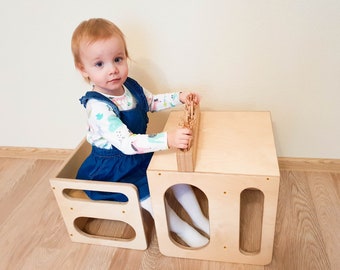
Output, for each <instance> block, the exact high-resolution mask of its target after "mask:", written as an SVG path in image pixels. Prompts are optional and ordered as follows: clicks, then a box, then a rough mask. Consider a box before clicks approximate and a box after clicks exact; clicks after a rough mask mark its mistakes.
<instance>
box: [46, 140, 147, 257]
mask: <svg viewBox="0 0 340 270" xmlns="http://www.w3.org/2000/svg"><path fill="white" fill-rule="evenodd" d="M90 151H91V145H89V144H88V143H87V142H86V141H85V140H83V141H82V142H81V144H80V145H79V146H78V148H77V149H76V150H75V151H74V153H73V155H72V156H71V157H70V158H69V159H68V160H66V161H65V163H64V164H63V166H62V168H61V170H60V171H59V172H58V173H57V175H56V176H55V178H53V179H50V183H51V186H52V189H53V192H54V195H55V197H56V200H57V202H58V205H59V208H60V211H61V213H62V216H63V219H64V222H65V225H66V228H67V231H68V233H69V235H70V238H71V240H72V241H74V242H81V243H88V244H97V245H107V246H114V247H122V248H131V249H139V250H145V249H146V248H147V245H148V243H147V235H146V231H147V230H146V227H145V226H146V223H145V222H144V218H143V215H142V212H141V209H140V204H139V198H138V191H137V188H136V187H135V186H134V185H131V184H125V183H113V182H103V181H88V180H87V181H83V180H75V177H76V174H77V171H78V169H79V167H80V165H81V164H82V163H83V161H84V160H85V158H86V157H87V156H88V155H89V153H90ZM83 190H96V191H103V192H116V193H117V192H118V193H122V194H124V195H125V196H126V197H127V198H128V201H127V202H126V203H125V202H111V201H93V200H91V199H89V198H88V197H87V196H86V193H85V192H84V191H83ZM92 219H97V220H102V221H114V222H116V224H118V223H119V222H120V223H126V224H127V225H128V226H129V228H130V231H132V232H131V233H126V234H124V233H121V234H119V235H117V236H114V235H113V236H110V235H107V234H102V235H93V234H91V233H90V232H88V231H87V230H86V227H87V226H88V224H89V221H90V220H92ZM113 227H115V226H113ZM116 227H118V226H116ZM120 227H124V226H120ZM111 230H112V229H111Z"/></svg>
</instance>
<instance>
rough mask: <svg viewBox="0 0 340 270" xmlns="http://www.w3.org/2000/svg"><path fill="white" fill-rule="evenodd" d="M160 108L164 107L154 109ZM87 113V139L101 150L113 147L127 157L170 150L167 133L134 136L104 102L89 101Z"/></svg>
mask: <svg viewBox="0 0 340 270" xmlns="http://www.w3.org/2000/svg"><path fill="white" fill-rule="evenodd" d="M156 103H157V102H156ZM151 104H153V102H151ZM154 106H155V105H154ZM164 106H165V105H164V103H163V107H164ZM170 106H171V105H170ZM160 107H162V106H159V105H157V106H155V107H154V108H157V109H159V108H160ZM86 111H87V114H88V135H87V139H88V141H89V142H90V143H91V144H93V145H95V146H97V147H99V148H104V149H110V148H112V145H113V146H114V147H116V148H117V149H119V150H120V151H122V152H123V153H124V154H126V155H134V154H143V153H149V152H155V151H160V150H165V149H168V145H167V133H166V132H161V133H158V134H153V135H148V134H133V133H132V132H131V131H130V130H129V129H128V128H127V126H126V125H125V124H124V123H123V122H122V121H121V120H120V118H119V117H117V115H116V114H115V113H114V112H113V111H112V109H111V108H110V106H108V105H106V104H105V103H103V102H100V101H97V100H89V102H88V103H87V107H86Z"/></svg>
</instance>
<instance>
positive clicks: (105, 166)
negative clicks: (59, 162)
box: [76, 78, 153, 202]
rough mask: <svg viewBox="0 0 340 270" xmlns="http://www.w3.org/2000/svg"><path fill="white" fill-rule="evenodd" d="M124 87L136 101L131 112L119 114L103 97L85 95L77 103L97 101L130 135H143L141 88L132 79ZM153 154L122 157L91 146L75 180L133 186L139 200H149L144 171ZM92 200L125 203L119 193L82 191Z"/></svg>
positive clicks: (144, 103) (144, 112) (144, 110)
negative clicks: (115, 116) (101, 102)
mask: <svg viewBox="0 0 340 270" xmlns="http://www.w3.org/2000/svg"><path fill="white" fill-rule="evenodd" d="M124 85H125V86H126V87H127V88H128V89H129V91H130V92H131V94H132V95H133V96H134V98H135V99H136V101H137V105H136V107H135V108H134V109H131V110H128V111H119V109H118V107H117V106H116V105H115V104H114V103H113V102H112V101H111V100H110V99H109V98H107V97H105V96H104V95H102V94H100V93H98V92H94V91H89V92H87V93H86V94H85V96H83V97H82V98H81V99H80V102H81V103H82V104H83V105H84V107H86V104H87V101H88V100H89V99H97V100H100V101H103V102H105V103H106V104H107V105H109V106H110V107H111V108H112V109H113V111H114V112H115V113H116V115H117V116H118V117H119V118H120V119H121V120H122V122H123V123H124V124H125V125H126V126H127V127H128V128H129V130H130V131H131V132H133V133H134V134H145V133H146V128H147V124H148V121H149V119H148V116H147V112H148V111H149V106H148V103H147V100H146V97H145V95H144V92H143V88H142V87H141V86H140V85H139V84H138V83H137V82H136V81H135V80H133V79H131V78H127V80H126V82H125V83H124ZM152 154H153V153H145V154H135V155H125V154H123V153H122V152H121V151H120V150H118V149H117V148H115V147H114V146H112V149H109V150H108V149H101V148H98V147H96V146H94V145H92V152H91V154H90V155H89V156H88V157H87V158H86V160H85V161H84V162H83V164H82V165H81V167H80V168H79V171H78V174H77V176H76V178H77V179H81V180H99V181H111V182H121V183H131V184H134V185H135V186H136V187H137V189H138V192H139V198H140V200H144V199H146V198H148V197H149V196H150V192H149V187H148V182H147V177H146V170H147V167H148V165H149V163H150V160H151V157H152ZM85 192H86V194H87V195H88V196H89V197H90V198H91V199H93V200H110V201H121V202H124V201H126V200H127V198H126V196H124V195H123V194H120V193H109V192H100V191H85Z"/></svg>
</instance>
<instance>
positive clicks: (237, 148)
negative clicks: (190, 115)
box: [147, 111, 280, 265]
mask: <svg viewBox="0 0 340 270" xmlns="http://www.w3.org/2000/svg"><path fill="white" fill-rule="evenodd" d="M181 115H182V112H180V111H173V112H171V113H170V116H169V118H168V121H167V123H166V125H165V128H164V130H170V129H174V128H176V127H178V123H179V121H180V119H181ZM194 139H195V140H197V142H196V143H197V149H196V155H195V161H194V168H193V171H189V172H188V171H184V172H183V171H180V170H178V164H177V155H176V150H170V151H163V152H157V153H155V154H154V156H153V158H152V160H151V163H150V166H149V168H148V171H147V174H148V181H149V186H150V192H151V199H152V205H153V211H154V220H155V226H156V233H157V238H158V243H159V248H160V251H161V252H162V253H163V254H164V255H167V256H175V257H183V258H192V259H201V260H215V261H224V262H235V263H245V264H258V265H265V264H268V263H270V261H271V259H272V252H273V244H274V232H275V221H276V212H277V202H278V193H279V180H280V173H279V167H278V162H277V156H276V149H275V143H274V137H273V130H272V123H271V117H270V113H269V112H228V111H201V112H200V123H199V127H198V138H194ZM182 183H185V184H190V185H192V186H193V187H195V189H196V190H199V191H200V192H201V193H203V194H204V196H203V197H202V198H203V200H206V204H207V217H208V219H209V222H210V242H209V243H208V244H207V245H206V246H203V247H201V248H197V249H193V248H189V247H186V246H184V245H183V244H181V243H180V242H179V241H177V240H176V239H175V238H174V237H173V236H172V235H171V233H170V232H169V229H168V224H167V217H166V212H165V211H166V210H165V204H164V198H165V196H167V194H168V192H169V191H171V187H172V186H174V185H176V184H182Z"/></svg>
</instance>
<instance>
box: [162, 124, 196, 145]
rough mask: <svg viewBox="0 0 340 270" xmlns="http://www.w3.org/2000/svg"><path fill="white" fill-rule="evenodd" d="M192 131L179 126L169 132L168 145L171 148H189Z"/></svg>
mask: <svg viewBox="0 0 340 270" xmlns="http://www.w3.org/2000/svg"><path fill="white" fill-rule="evenodd" d="M191 138H192V132H191V130H190V129H188V128H179V129H176V130H173V131H169V132H168V146H169V148H180V149H187V148H188V146H189V142H190V139H191Z"/></svg>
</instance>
